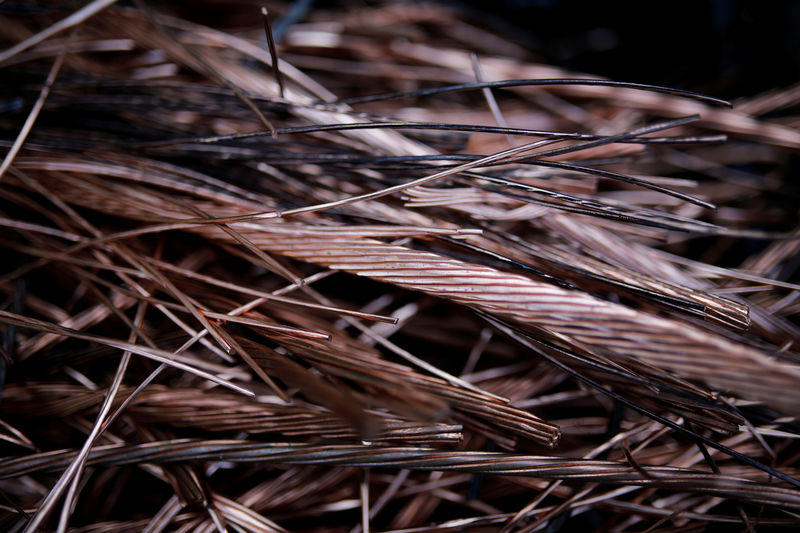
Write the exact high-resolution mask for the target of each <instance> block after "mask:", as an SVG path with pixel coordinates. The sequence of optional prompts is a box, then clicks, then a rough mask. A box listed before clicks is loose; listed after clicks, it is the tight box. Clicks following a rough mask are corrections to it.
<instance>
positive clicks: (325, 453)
mask: <svg viewBox="0 0 800 533" xmlns="http://www.w3.org/2000/svg"><path fill="white" fill-rule="evenodd" d="M75 454H76V452H75V451H74V450H58V451H52V452H43V453H37V454H31V455H28V456H24V457H17V458H10V459H9V458H6V459H2V460H0V478H3V479H6V478H11V477H18V476H21V475H26V474H30V473H34V472H43V471H57V470H59V469H62V468H65V467H66V466H67V465H68V464H69V463H70V461H72V460H73V459H74V457H75ZM199 460H207V461H228V462H260V463H268V464H284V465H326V466H332V465H336V466H350V467H359V468H373V467H374V468H405V469H413V470H437V471H450V472H462V473H472V474H493V475H509V476H525V477H533V478H539V479H551V480H559V479H560V480H566V481H589V482H597V483H613V484H620V485H641V486H651V487H661V488H666V489H673V490H680V491H698V492H703V493H706V494H709V495H713V496H721V497H726V498H735V499H742V500H745V501H749V502H754V503H764V504H768V505H778V506H781V507H787V508H792V509H800V492H798V491H796V490H791V489H786V488H783V487H779V486H776V485H767V484H764V483H759V482H754V481H749V480H745V479H741V478H737V477H734V476H729V475H725V474H713V473H709V472H703V471H700V470H693V469H688V468H679V467H668V466H643V465H638V464H637V465H635V466H632V465H630V464H627V463H624V462H617V461H602V460H589V459H565V458H561V457H550V456H532V455H521V454H510V453H500V452H474V451H463V450H459V451H456V452H453V451H443V450H435V449H430V448H419V447H373V446H354V445H324V446H316V445H307V444H286V443H256V442H247V441H237V440H218V441H214V440H208V441H203V440H197V439H176V440H166V441H154V442H147V443H143V444H111V445H105V446H97V447H95V448H94V449H93V450H92V452H91V453H90V455H89V457H88V460H87V465H91V466H101V465H103V466H121V465H126V464H138V463H174V462H182V461H199Z"/></svg>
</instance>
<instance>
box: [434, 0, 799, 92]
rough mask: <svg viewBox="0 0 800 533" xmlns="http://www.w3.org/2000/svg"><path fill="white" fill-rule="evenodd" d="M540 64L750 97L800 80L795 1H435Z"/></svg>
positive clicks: (797, 10) (642, 81)
mask: <svg viewBox="0 0 800 533" xmlns="http://www.w3.org/2000/svg"><path fill="white" fill-rule="evenodd" d="M443 3H445V4H447V5H450V6H453V7H457V8H459V9H463V10H464V11H466V12H467V13H469V16H470V18H473V20H475V21H478V20H479V21H480V22H481V23H482V24H483V25H485V26H489V27H491V28H493V29H495V30H496V31H498V32H500V33H502V34H504V35H506V36H507V37H509V38H511V39H513V40H514V41H516V42H518V43H519V44H521V45H523V46H525V47H526V48H528V49H530V50H532V51H534V52H535V53H536V54H538V55H539V56H541V58H542V59H544V60H546V61H547V62H548V63H552V64H554V65H558V66H561V67H565V68H569V69H574V70H577V71H583V72H587V73H591V74H597V75H602V76H606V77H609V78H612V79H616V80H624V81H634V82H641V83H654V84H660V85H669V86H671V87H678V88H685V89H693V90H702V91H703V92H706V93H710V94H714V95H717V96H721V97H725V98H736V97H740V96H750V95H754V94H756V93H759V92H762V91H765V90H769V89H775V88H783V87H786V86H788V85H791V84H793V83H796V82H798V81H800V1H796V0H783V1H781V0H777V1H762V2H752V1H739V0H695V1H669V2H666V1H661V2H658V1H623V2H608V1H576V0H470V1H463V2H456V1H451V2H443Z"/></svg>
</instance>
